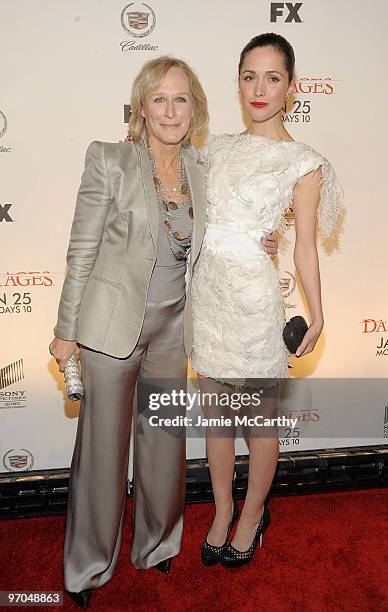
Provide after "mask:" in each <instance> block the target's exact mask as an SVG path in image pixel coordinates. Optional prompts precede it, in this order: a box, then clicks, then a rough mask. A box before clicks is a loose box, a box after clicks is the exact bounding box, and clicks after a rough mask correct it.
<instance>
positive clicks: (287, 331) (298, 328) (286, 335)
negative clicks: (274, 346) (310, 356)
mask: <svg viewBox="0 0 388 612" xmlns="http://www.w3.org/2000/svg"><path fill="white" fill-rule="evenodd" d="M307 330H308V325H307V323H306V319H304V318H303V317H301V316H300V315H298V316H297V317H291V319H290V320H289V321H287V323H286V325H285V327H284V329H283V340H284V343H285V345H286V347H287V348H288V350H289V351H290V353H292V354H295V353H296V349H297V348H298V346H299V345H300V343H301V342H302V340H303V338H304V335H305V333H306V331H307Z"/></svg>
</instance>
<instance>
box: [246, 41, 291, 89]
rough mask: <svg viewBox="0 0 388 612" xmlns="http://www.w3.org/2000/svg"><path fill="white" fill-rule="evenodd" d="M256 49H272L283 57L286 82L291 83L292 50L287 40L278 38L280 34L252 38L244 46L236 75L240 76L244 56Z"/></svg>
mask: <svg viewBox="0 0 388 612" xmlns="http://www.w3.org/2000/svg"><path fill="white" fill-rule="evenodd" d="M256 47H273V48H274V49H276V50H277V51H279V53H281V54H282V55H283V59H284V65H285V67H286V70H287V72H288V82H289V83H290V82H291V81H292V77H293V76H294V68H295V54H294V49H293V48H292V46H291V45H290V43H289V42H288V40H286V39H285V38H283V36H280V34H274V33H273V32H268V33H266V34H259V36H254V37H253V38H252V40H250V41H249V43H248V44H247V45H245V47H244V49H243V50H242V51H241V55H240V61H239V64H238V74H239V75H240V73H241V68H242V65H243V63H244V60H245V57H246V55H247V54H248V53H249V51H252V49H256Z"/></svg>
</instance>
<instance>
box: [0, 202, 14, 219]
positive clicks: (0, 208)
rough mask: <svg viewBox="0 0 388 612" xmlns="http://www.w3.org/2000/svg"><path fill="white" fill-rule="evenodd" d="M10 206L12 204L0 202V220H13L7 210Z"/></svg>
mask: <svg viewBox="0 0 388 612" xmlns="http://www.w3.org/2000/svg"><path fill="white" fill-rule="evenodd" d="M11 206H12V204H0V222H1V221H13V219H12V217H11V215H10V214H9V212H8V211H9V209H10V208H11Z"/></svg>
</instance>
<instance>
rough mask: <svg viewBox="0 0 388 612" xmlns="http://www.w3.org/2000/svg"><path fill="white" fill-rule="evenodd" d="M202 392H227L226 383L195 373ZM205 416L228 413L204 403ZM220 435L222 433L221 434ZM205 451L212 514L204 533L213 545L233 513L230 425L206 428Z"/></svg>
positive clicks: (220, 538) (220, 541) (220, 542)
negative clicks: (213, 510) (210, 488)
mask: <svg viewBox="0 0 388 612" xmlns="http://www.w3.org/2000/svg"><path fill="white" fill-rule="evenodd" d="M198 380H199V384H200V388H201V392H202V393H205V392H206V393H217V394H219V393H231V392H232V391H233V388H231V387H230V385H222V384H221V383H218V382H216V381H214V380H212V379H210V378H205V377H204V376H201V375H198ZM203 408H204V413H205V416H206V417H207V418H210V417H216V416H220V415H221V414H224V416H228V415H227V414H226V408H225V407H224V408H222V409H220V408H219V407H213V406H211V407H210V406H208V405H207V406H204V407H203ZM221 436H222V437H221ZM206 452H207V460H208V463H209V469H210V477H211V481H212V487H213V495H214V504H215V511H216V513H215V517H214V520H213V523H212V525H211V527H210V530H209V533H208V535H207V538H206V539H207V542H208V543H209V544H211V545H213V546H222V545H223V544H224V543H225V540H226V535H227V531H228V526H229V523H230V521H231V518H232V513H233V498H232V484H233V473H234V462H235V450H234V427H232V428H228V427H225V431H224V428H222V429H221V428H220V427H207V428H206Z"/></svg>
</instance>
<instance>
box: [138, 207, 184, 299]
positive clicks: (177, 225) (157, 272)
mask: <svg viewBox="0 0 388 612" xmlns="http://www.w3.org/2000/svg"><path fill="white" fill-rule="evenodd" d="M181 207H185V208H186V211H185V213H184V214H183V215H182V216H181V218H180V219H177V220H176V221H174V230H177V231H180V232H183V233H184V234H186V235H187V234H189V233H190V232H191V223H192V221H191V219H190V217H189V214H188V209H189V204H188V203H186V202H185V203H182V204H179V209H180V210H182V209H181ZM190 242H191V241H190ZM182 250H186V255H188V248H187V249H182ZM186 261H187V260H186V259H183V260H178V259H176V257H175V255H174V254H173V253H172V251H171V249H170V245H169V242H168V238H167V234H166V232H165V231H164V229H163V218H162V215H161V213H160V211H159V236H158V252H157V257H156V263H155V267H154V269H153V272H152V275H151V281H150V285H149V288H148V297H147V299H148V301H150V302H161V301H164V300H173V299H175V298H181V297H182V296H183V295H184V294H185V291H186V287H185V274H186Z"/></svg>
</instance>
